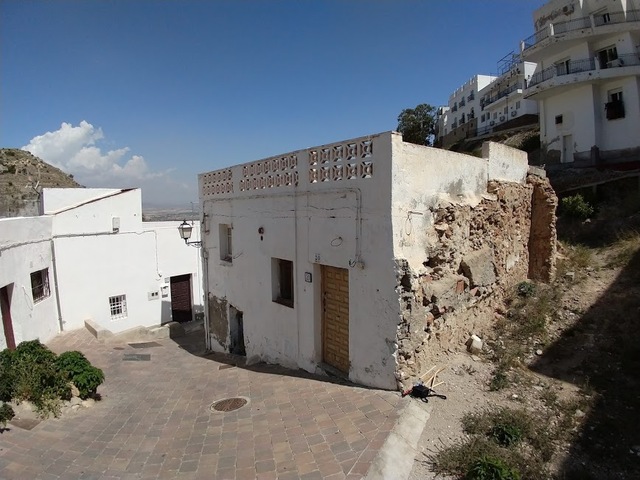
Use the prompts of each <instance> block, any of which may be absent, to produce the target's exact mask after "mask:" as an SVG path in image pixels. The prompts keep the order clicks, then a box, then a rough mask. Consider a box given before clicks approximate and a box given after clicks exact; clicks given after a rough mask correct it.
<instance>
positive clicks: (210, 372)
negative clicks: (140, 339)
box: [0, 329, 399, 480]
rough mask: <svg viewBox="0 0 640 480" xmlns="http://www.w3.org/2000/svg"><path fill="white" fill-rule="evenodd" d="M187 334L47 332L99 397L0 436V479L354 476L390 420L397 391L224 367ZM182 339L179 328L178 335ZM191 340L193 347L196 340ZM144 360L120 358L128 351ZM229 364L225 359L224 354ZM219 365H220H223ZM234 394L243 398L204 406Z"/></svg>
mask: <svg viewBox="0 0 640 480" xmlns="http://www.w3.org/2000/svg"><path fill="white" fill-rule="evenodd" d="M194 335H198V337H197V338H198V339H199V338H200V336H201V335H202V332H201V331H200V332H196V333H195V334H191V336H190V337H191V343H189V342H188V341H187V340H188V338H187V339H177V341H178V342H180V343H182V344H183V347H181V346H180V345H179V344H177V343H176V342H174V341H173V340H168V339H167V340H159V341H158V343H160V346H156V347H147V348H135V349H134V348H132V347H131V346H129V345H127V344H121V345H114V344H102V343H100V342H98V341H96V340H95V339H94V338H93V337H92V336H91V334H89V333H88V332H87V331H85V330H83V329H81V330H76V331H73V332H69V333H65V334H62V335H59V336H58V337H56V338H55V339H54V340H53V341H52V342H50V344H49V346H50V348H52V349H53V350H54V351H56V352H58V353H60V352H62V351H65V350H80V351H82V352H84V353H85V355H87V357H88V358H89V360H90V361H91V362H92V363H93V364H94V365H96V366H98V367H100V368H102V369H103V370H104V372H105V376H106V382H105V383H104V384H103V385H102V386H101V387H100V388H99V389H98V392H99V393H100V394H101V395H102V401H100V402H98V403H97V404H96V405H95V406H94V407H91V408H86V409H85V408H82V409H80V410H78V411H76V412H71V413H70V414H68V415H65V416H64V417H63V418H60V419H49V420H46V421H44V422H42V423H40V424H39V425H37V426H36V427H35V428H34V429H33V430H30V431H27V430H23V429H20V428H18V427H15V426H11V425H9V427H10V430H7V431H4V432H3V433H1V434H0V478H2V479H31V478H41V479H130V478H131V479H134V478H135V479H139V478H149V479H151V478H185V479H186V478H188V479H191V478H198V479H200V478H202V479H230V480H234V479H235V480H243V479H275V478H279V479H298V478H300V479H319V478H327V479H344V478H347V479H355V478H362V477H363V476H364V474H365V473H366V471H367V470H368V468H369V465H370V463H371V461H372V460H373V458H374V457H375V455H376V454H377V452H378V450H379V449H380V447H381V446H382V444H383V443H384V441H385V439H386V437H387V436H388V434H389V432H390V431H391V429H392V427H393V426H394V424H395V421H396V418H397V407H398V401H399V397H398V395H397V393H393V392H385V391H379V390H371V389H365V388H360V387H354V386H352V385H344V384H340V383H334V382H331V381H328V380H327V378H324V377H315V376H311V375H307V374H301V373H300V372H297V371H290V370H286V369H283V368H280V367H275V366H264V365H261V366H260V365H259V366H256V367H254V368H242V367H232V368H226V366H227V364H228V363H229V360H228V357H224V356H220V355H211V356H206V357H200V356H197V355H194V354H192V353H189V351H195V350H197V349H198V348H197V341H199V340H197V341H196V343H194V342H193V339H194V338H195V337H194ZM183 338H184V337H183ZM194 345H196V347H195V348H194ZM132 353H138V354H150V355H151V359H150V361H124V360H123V358H124V355H125V354H132ZM225 362H226V363H225ZM220 367H223V368H222V369H220ZM235 396H243V397H247V398H249V399H250V402H249V403H248V405H246V406H244V407H242V408H241V409H239V410H236V411H234V412H227V413H220V412H212V411H211V410H210V408H209V407H210V405H211V404H212V403H213V402H214V401H216V400H219V399H222V398H226V397H235Z"/></svg>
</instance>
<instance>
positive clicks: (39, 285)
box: [31, 268, 51, 303]
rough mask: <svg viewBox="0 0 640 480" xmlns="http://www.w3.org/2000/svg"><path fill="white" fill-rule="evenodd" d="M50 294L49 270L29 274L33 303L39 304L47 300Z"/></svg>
mask: <svg viewBox="0 0 640 480" xmlns="http://www.w3.org/2000/svg"><path fill="white" fill-rule="evenodd" d="M50 294H51V292H50V291H49V269H48V268H44V269H42V270H38V271H37V272H33V273H32V274H31V296H32V297H33V303H36V302H39V301H40V300H44V299H45V298H47V297H48V296H49V295H50Z"/></svg>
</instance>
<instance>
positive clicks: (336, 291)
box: [322, 265, 349, 373]
mask: <svg viewBox="0 0 640 480" xmlns="http://www.w3.org/2000/svg"><path fill="white" fill-rule="evenodd" d="M322 361H323V362H324V363H326V364H328V365H331V366H332V367H334V368H337V369H338V370H339V371H341V372H343V373H349V270H347V269H346V268H337V267H329V266H326V265H323V266H322Z"/></svg>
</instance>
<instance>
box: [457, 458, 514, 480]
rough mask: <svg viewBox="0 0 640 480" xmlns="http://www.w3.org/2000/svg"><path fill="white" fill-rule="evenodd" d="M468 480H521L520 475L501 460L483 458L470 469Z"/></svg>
mask: <svg viewBox="0 0 640 480" xmlns="http://www.w3.org/2000/svg"><path fill="white" fill-rule="evenodd" d="M465 479H466V480H520V473H519V472H518V471H517V470H516V469H514V468H512V467H510V466H508V465H507V464H506V463H504V462H503V461H502V460H500V459H499V458H493V457H487V456H483V457H480V458H479V459H477V460H476V461H475V462H473V464H472V465H471V468H469V471H468V472H467V475H466V477H465Z"/></svg>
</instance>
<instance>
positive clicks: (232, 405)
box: [209, 397, 249, 412]
mask: <svg viewBox="0 0 640 480" xmlns="http://www.w3.org/2000/svg"><path fill="white" fill-rule="evenodd" d="M247 403H249V399H248V398H244V397H232V398H225V399H223V400H218V401H217V402H213V403H212V404H211V406H210V407H209V409H210V410H211V411H215V412H233V411H234V410H238V409H240V408H242V407H244V406H245V405H246V404H247Z"/></svg>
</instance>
